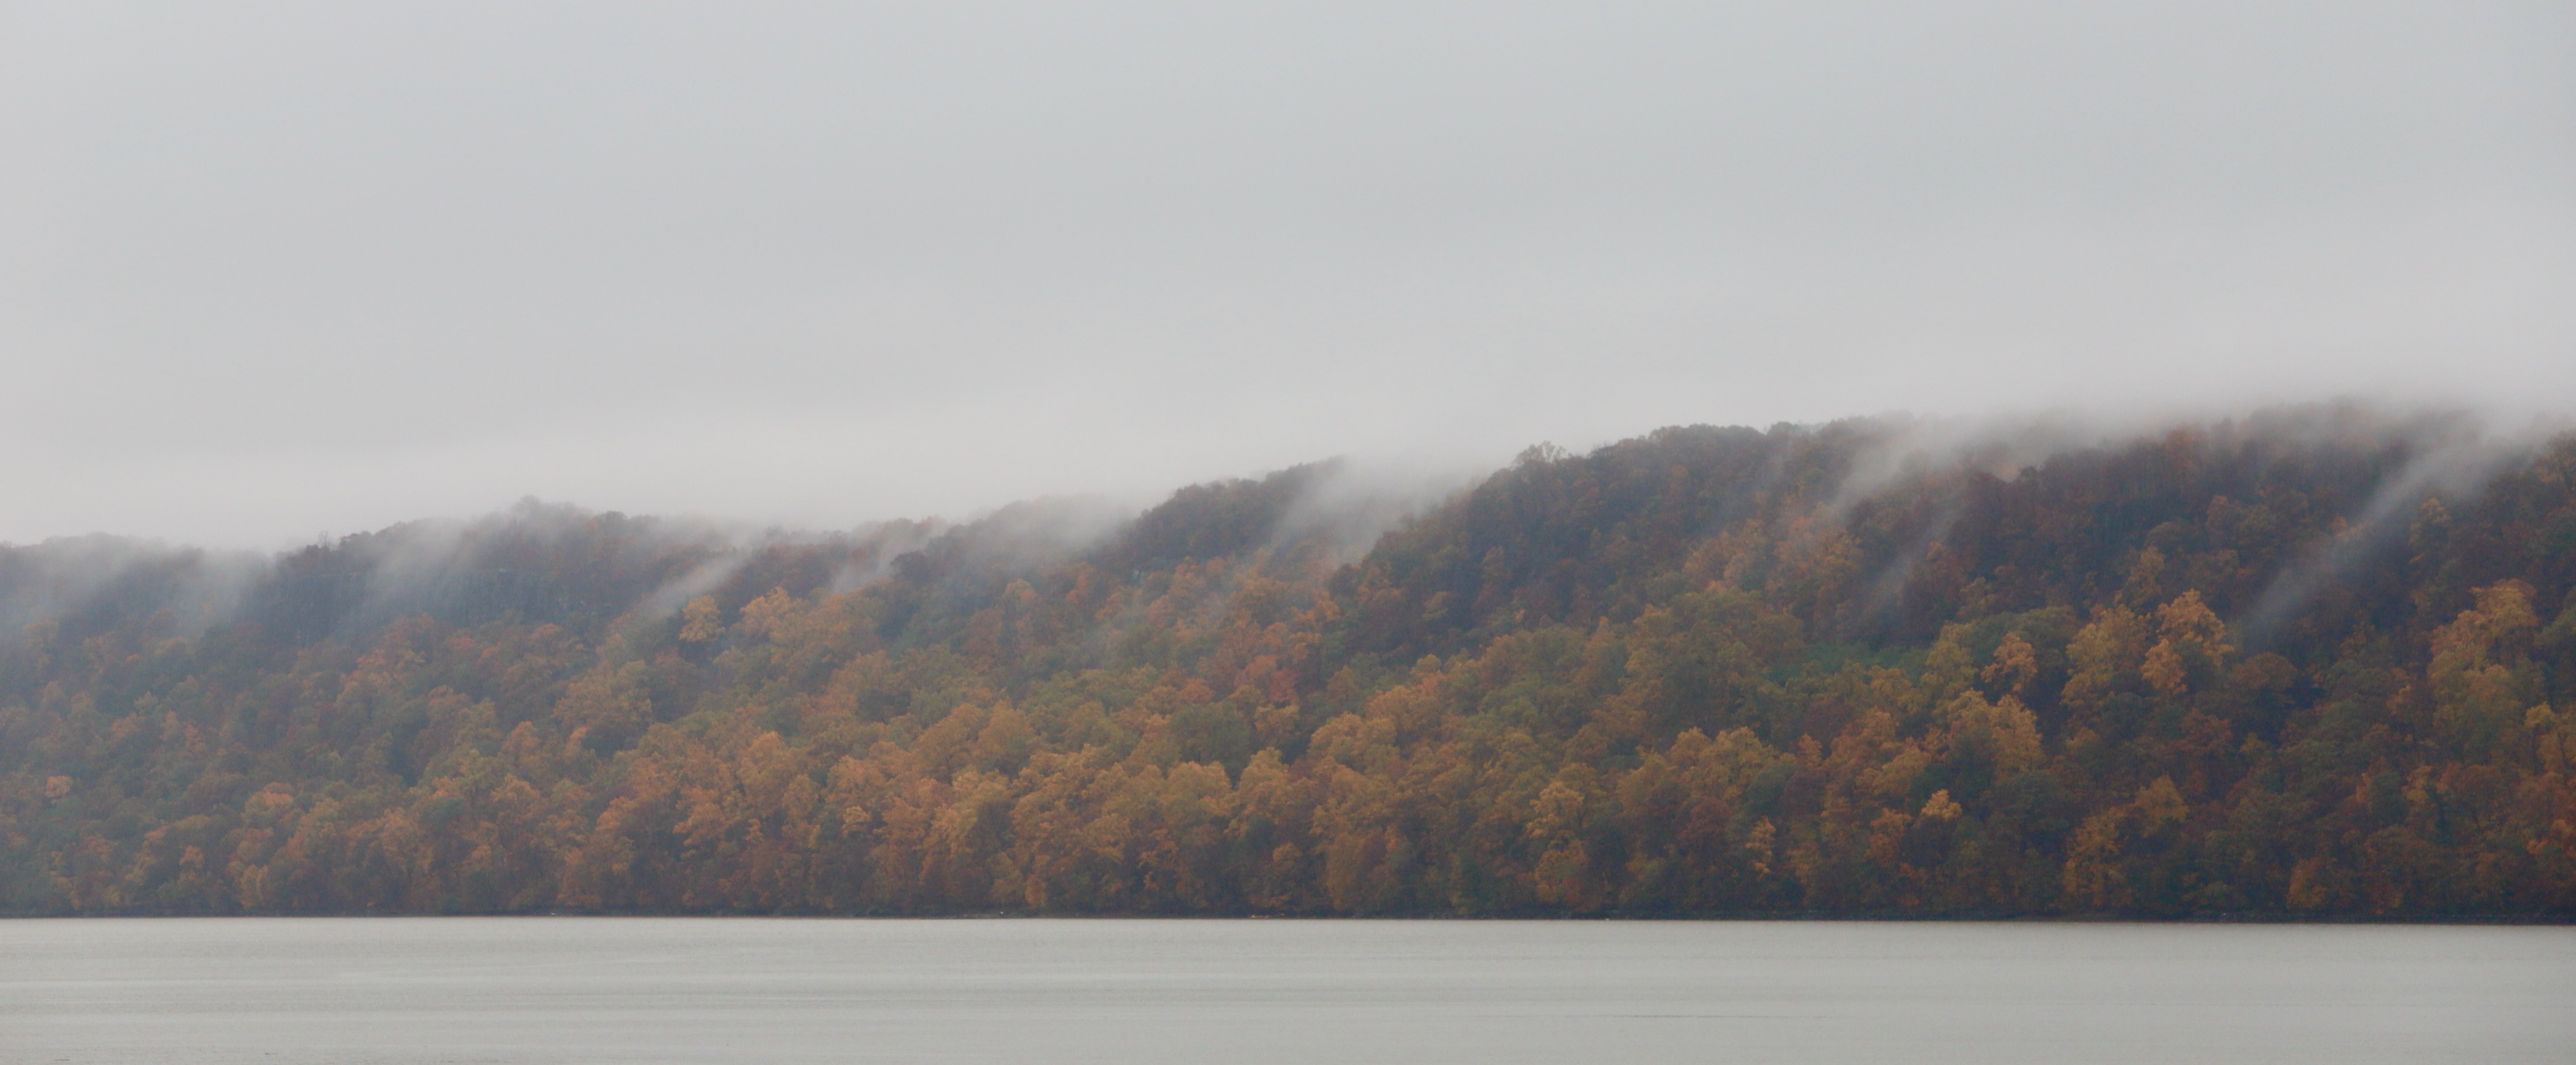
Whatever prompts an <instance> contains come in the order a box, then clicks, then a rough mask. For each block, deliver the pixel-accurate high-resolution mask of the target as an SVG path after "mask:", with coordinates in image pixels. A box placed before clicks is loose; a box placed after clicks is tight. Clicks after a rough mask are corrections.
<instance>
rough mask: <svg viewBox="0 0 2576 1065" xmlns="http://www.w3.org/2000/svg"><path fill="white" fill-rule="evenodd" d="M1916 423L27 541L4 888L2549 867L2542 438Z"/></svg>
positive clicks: (1879, 881) (2182, 885)
mask: <svg viewBox="0 0 2576 1065" xmlns="http://www.w3.org/2000/svg"><path fill="white" fill-rule="evenodd" d="M1911 432H1912V430H1911V429H1910V427H1909V426H1908V425H1906V424H1904V423H1899V422H1891V421H1877V420H1859V421H1849V422H1840V423H1834V424H1831V425H1826V426H1819V427H1791V426H1782V427H1778V428H1774V429H1771V430H1768V431H1757V430H1752V429H1743V428H1726V429H1721V428H1709V427H1692V428H1674V429H1664V430H1659V431H1657V432H1654V433H1652V434H1649V435H1647V436H1644V437H1641V438H1638V439H1634V440H1629V441H1626V442H1623V443H1620V444H1616V445H1613V446H1609V447H1604V448H1601V449H1599V450H1597V451H1594V452H1592V453H1590V454H1584V455H1574V454H1567V453H1563V452H1560V451H1555V450H1553V449H1545V448H1534V449H1532V450H1531V451H1530V452H1529V453H1527V454H1525V455H1524V456H1523V457H1522V458H1521V459H1520V460H1519V461H1518V462H1516V463H1515V464H1513V465H1511V466H1510V467H1508V468H1506V469H1503V470H1500V471H1498V472H1495V473H1493V474H1492V475H1491V476H1489V477H1487V478H1485V479H1483V480H1482V481H1481V482H1479V483H1477V484H1475V485H1473V486H1472V487H1470V488H1468V489H1466V490H1463V491H1461V492H1460V493H1458V494H1457V495H1455V496H1453V497H1451V498H1449V499H1448V500H1447V501H1446V502H1444V503H1440V504H1438V505H1435V506H1431V507H1428V508H1427V509H1424V510H1423V511H1422V512H1421V513H1419V514H1418V515H1416V516H1414V517H1413V518H1411V519H1409V520H1407V521H1405V522H1403V523H1401V524H1400V525H1397V526H1396V527H1395V528H1393V529H1392V530H1391V531H1388V532H1386V533H1385V534H1384V535H1383V536H1382V537H1380V538H1378V539H1377V540H1376V541H1375V546H1374V547H1372V548H1369V549H1367V550H1366V551H1365V553H1364V554H1356V556H1355V557H1352V556H1349V555H1345V554H1343V553H1340V552H1339V550H1338V548H1337V540H1347V539H1348V537H1347V535H1346V534H1347V532H1348V525H1347V523H1344V524H1339V525H1337V524H1336V522H1335V519H1334V516H1333V515H1332V514H1330V513H1325V512H1322V510H1319V504H1317V503H1316V502H1315V501H1316V500H1317V499H1319V498H1321V497H1322V496H1323V495H1325V494H1326V493H1323V492H1321V488H1322V486H1324V485H1326V484H1328V483H1329V482H1331V481H1332V479H1333V478H1335V477H1336V476H1338V475H1339V473H1338V471H1337V469H1336V468H1335V467H1334V466H1332V465H1331V464H1324V465H1317V466H1306V467H1299V468H1296V469H1292V470H1288V471H1284V472H1281V473H1277V474H1273V475H1271V476H1269V477H1267V478H1264V479H1260V480H1251V481H1235V482H1227V483H1220V484H1210V485H1200V486H1196V487H1192V488H1188V489H1184V490H1182V491H1181V492H1179V493H1178V494H1176V495H1174V496H1173V497H1172V498H1171V499H1170V500H1169V501H1168V502H1166V503H1164V504H1163V505H1161V506H1159V507H1157V508H1155V509H1153V510H1150V511H1148V512H1146V513H1144V514H1143V515H1141V516H1137V517H1134V518H1132V519H1131V520H1127V521H1125V522H1123V523H1118V522H1114V521H1104V520H1101V519H1100V517H1099V515H1098V514H1097V512H1096V510H1091V509H1086V508H1084V507H1081V506H1078V505H1074V504H1062V503H1058V504H1039V505H1025V506H1021V507H1015V508H1012V509H1009V510H1006V511H1004V512H1002V513H1000V514H996V515H994V516H993V517H991V518H987V519H984V520H982V521H978V522H972V523H967V524H962V525H955V526H938V525H916V524H906V523H897V524H893V525H887V526H880V527H872V528H870V529H865V530H860V531H857V532H853V533H849V534H843V535H837V536H830V537H808V538H796V537H785V536H780V537H770V538H765V539H761V540H758V541H756V542H748V543H746V542H742V541H739V540H736V539H728V538H726V537H723V536H720V535H717V534H715V533H711V532H708V531H706V530H704V529H698V528H694V527H688V526H683V525H679V524H674V523H669V522H659V521H655V520H652V519H645V518H630V517H625V516H621V515H616V514H604V515H594V514H587V513H582V512H578V511H571V510H566V509H559V508H558V509H548V508H542V507H524V508H522V509H521V510H519V511H516V512H512V513H510V514H505V515H500V516H496V517H494V518H490V519H486V520H484V521H481V522H477V523H472V524H467V525H431V524H420V525H413V526H398V527H395V528H393V529H388V530H385V531H383V532H380V533H374V534H368V535H362V536H353V537H349V538H346V539H342V540H339V541H337V542H335V543H329V544H322V545H316V546H314V547H311V548H308V549H305V550H303V551H300V552H296V553H292V554H289V555H285V556H282V557H279V558H275V559H256V560H242V559H225V558H221V557H217V556H213V555H208V554H205V553H202V552H195V551H187V550H174V549H162V548H152V547H148V546H137V545H130V544H124V543H122V542H113V541H104V540H98V539H92V540H87V541H56V542H49V543H48V544H44V545H37V546H33V547H17V548H5V549H0V604H5V606H6V609H7V611H8V612H9V619H10V620H12V621H13V622H14V623H15V624H17V625H19V626H21V629H20V631H18V632H17V633H16V634H15V635H14V636H13V637H12V638H11V639H9V640H8V641H7V642H6V643H5V644H0V912H6V913H10V914H22V915H25V914H231V913H519V912H539V911H581V912H650V913H833V914H844V913H846V914H862V913H864V914H929V913H956V912H990V911H995V910H1005V911H1022V912H1058V913H1123V914H1181V913H1187V914H1246V913H1279V914H1425V915H1427V914H1487V915H1543V914H1622V915H1690V914H1758V913H1782V914H1790V913H1799V914H1892V913H1912V914H1924V915H1978V916H1993V915H2020V914H2031V915H2044V914H2058V915H2093V914H2099V915H2126V916H2141V917H2176V916H2294V917H2372V918H2410V919H2425V918H2463V917H2470V918H2520V919H2544V920H2555V919H2566V918H2568V917H2570V916H2576V777H2571V762H2576V597H2572V596H2571V589H2576V487H2572V486H2571V485H2576V438H2569V437H2560V438H2558V439H2555V440H2551V441H2545V442H2534V443H2531V444H2530V445H2528V446H2522V447H2507V446H2503V445H2499V444H2496V443H2493V442H2491V441H2482V440H2481V439H2480V438H2479V437H2478V436H2477V435H2476V434H2475V433H2474V432H2471V431H2469V430H2468V429H2466V428H2464V427H2463V424H2462V423H2461V422H2460V421H2458V420H2456V419H2446V418H2439V417H2424V418H2412V419H2391V418H2385V417H2379V416H2374V415H2371V414H2368V413H2366V412H2359V411H2354V410H2349V409H2337V408H2306V409H2296V410H2281V411H2273V412H2268V413H2265V414H2261V415H2257V416H2254V417H2251V418H2248V419H2244V420H2242V421H2235V422H2225V423H2215V424H2204V425H2198V426H2192V427H2184V428H2177V429H2173V430H2170V431H2168V432H2164V433H2161V434H2159V435H2154V436H2151V437H2146V438H2139V439H2132V440H2125V441H2112V442H2094V443H2084V444H2070V445H2065V446H2050V447H2033V446H2029V445H2027V444H2026V443H2016V442H2015V441H2013V440H2008V439H2003V438H1993V439H1988V440H1986V441H1985V442H1983V443H1979V442H1976V441H1970V442H1968V443H1964V444H1960V445H1957V446H1952V447H1945V448H1938V449H1925V448H1920V447H1914V446H1911V445H1910V444H1909V441H1911V440H1914V439H1917V438H1916V437H1915V436H1913V435H1910V434H1911Z"/></svg>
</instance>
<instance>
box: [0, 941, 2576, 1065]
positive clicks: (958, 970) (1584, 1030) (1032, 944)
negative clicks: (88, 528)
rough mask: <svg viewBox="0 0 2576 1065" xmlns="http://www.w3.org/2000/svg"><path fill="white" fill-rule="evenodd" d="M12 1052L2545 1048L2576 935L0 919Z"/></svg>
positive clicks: (94, 1057) (2221, 1053) (186, 1055)
mask: <svg viewBox="0 0 2576 1065" xmlns="http://www.w3.org/2000/svg"><path fill="white" fill-rule="evenodd" d="M0 1060H5V1061H8V1062H13V1063H14V1062H21V1061H24V1062H114V1063H120V1065H123V1063H159V1062H188V1063H199V1062H224V1063H234V1062H259V1063H263V1065H296V1063H305V1062H315V1063H320V1062H330V1063H370V1062H384V1063H395V1062H399V1063H405V1065H410V1063H425V1062H505V1063H513V1065H517V1063H536V1062H545V1063H558V1062H564V1063H568V1062H745V1063H761V1062H822V1061H831V1062H842V1061H869V1062H874V1061H887V1062H1121V1063H1130V1065H1156V1063H1165V1062H1175V1063H1177V1062H1222V1063H1245V1065H1253V1063H1269V1062H1337V1063H1338V1062H1390V1063H1397V1062H1400V1063H1406V1065H1413V1063H1431V1062H1474V1063H1479V1065H1496V1063H1513V1062H1590V1061H1602V1062H1621V1063H1628V1062H1872V1063H1885V1062H1977V1063H1994V1062H2051V1063H2055V1062H2320V1063H2324V1062H2332V1063H2336V1065H2353V1063H2357V1062H2435V1061H2457V1062H2565V1061H2570V1060H2576V929H2569V928H2499V927H2398V926H2289V925H2283V926H2212V925H2120V924H1933V923H1867V922H1826V923H1808V922H1678V921H1675V922H1575V921H1553V922H1506V921H1264V920H1243V921H1214V920H1180V921H1155V920H949V921H911V920H759V919H692V918H542V917H523V918H372V919H370V918H340V919H331V918H324V919H309V920H306V919H258V918H231V919H225V918H214V919H167V920H35V921H0Z"/></svg>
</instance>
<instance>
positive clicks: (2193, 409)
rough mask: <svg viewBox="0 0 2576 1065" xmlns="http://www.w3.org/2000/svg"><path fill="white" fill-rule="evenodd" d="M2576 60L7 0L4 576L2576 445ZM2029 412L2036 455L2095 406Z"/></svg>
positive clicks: (1562, 22) (2465, 15)
mask: <svg viewBox="0 0 2576 1065" xmlns="http://www.w3.org/2000/svg"><path fill="white" fill-rule="evenodd" d="M2571 40H2576V12H2571V11H2570V10H2569V9H2567V8H2565V7H2564V6H2563V5H2551V4H2542V3H2512V2H2495V3H2475V4H2466V5H2445V6H2442V7H2440V8H2438V9H2427V8H2419V7H2416V6H2412V5H2403V4H2395V3H2367V4H2361V5H2350V4H2337V5H2327V4H2323V3H2304V2H2302V3H2288V2H2285V3H2259V4H2252V5H2247V4H2227V5H2220V4H2187V5H2182V6H2167V7H2162V8H2157V9H2154V10H2098V9H2088V10H2076V9H2066V8H2062V7H2057V6H2049V5H2032V4H2016V3H1976V4H1969V5H1958V6H1949V7H1944V8H1942V9H1939V10H1937V11H1936V10H1926V9H1916V8H1908V7H1905V6H1902V5H1892V4H1876V3H1853V4H1836V5H1825V6H1816V5H1785V4H1761V5H1753V6H1749V7H1735V8H1730V9H1729V10H1727V11H1725V12H1714V11H1703V10H1696V9H1690V8H1686V7H1667V6H1631V7H1624V8H1619V9H1614V10H1602V9H1598V8H1591V7H1584V8H1577V7H1574V6H1572V5H1558V4H1531V5H1519V6H1510V7H1500V8H1497V7H1492V6H1488V5H1465V4H1452V3H1422V4H1403V5H1393V6H1389V5H1383V4H1379V5H1366V6H1363V5H1356V4H1328V5H1323V6H1317V5H1312V4H1304V5H1254V6H1250V7H1240V6H1239V7H1232V8H1228V9H1226V10H1224V11H1222V12H1218V11H1208V10H1198V9H1192V8H1187V7H1183V6H1173V5H1139V4H1121V5H1098V6H1064V5H1035V4H1021V3H1004V2H985V3H972V4H965V5H950V6H946V7H942V8H939V9H937V10H934V11H921V10H908V9H900V8H895V7H891V6H878V5H857V6H848V7H833V8H814V7H804V6H798V5H784V4H760V5H753V6H749V7H735V8H728V9H726V10H724V11H722V12H715V11H707V10H699V9H692V8H687V7H682V6H679V5H668V4H659V3H654V4H629V5H616V6H609V5H599V6H590V5H565V6H550V7H542V8H528V7H524V6H520V5H497V4H473V3H468V4H454V5H440V6H437V7H420V8H370V9H363V10H361V9H347V8H341V7H336V6H332V5H322V4H310V3H305V4H294V3H289V4H252V5H232V6H227V7H226V8H224V9H221V10H215V9H195V8H189V7H186V6H183V5H173V4H137V5H126V6H120V7H116V8H92V7H73V6H51V5H37V4H32V3H14V2H0V135H4V136H6V137H8V138H9V140H10V142H11V143H12V144H13V146H14V147H13V150H12V151H11V152H10V153H8V155H7V157H6V158H5V159H0V204H4V205H5V206H0V272H5V280H0V351H5V352H6V358H7V360H8V365H9V367H10V369H11V370H12V371H13V372H12V378H13V380H14V381H15V382H16V383H17V385H18V394H19V395H21V396H22V397H25V398H24V399H22V401H21V403H20V404H18V408H19V409H18V410H17V412H16V414H15V416H13V417H12V418H10V419H8V420H6V421H5V422H0V448H5V449H6V454H7V455H8V458H7V460H6V465H5V466H0V469H5V471H6V474H5V483H6V484H8V485H9V488H10V492H11V500H12V503H13V506H12V508H11V510H10V512H9V514H8V515H7V516H6V517H5V518H0V542H14V543H33V542H38V541H42V540H45V539H48V538H52V537H58V536H72V535H80V534H85V533H90V532H94V531H96V532H107V533H113V534H119V535H129V536H138V537H151V538H159V539H163V540H167V541H171V542H175V543H186V544H196V545H204V546H209V547H235V548H254V549H273V548H278V547H283V546H287V545H290V544H295V543H302V542H311V540H312V539H313V537H314V536H315V535H316V534H317V533H322V532H328V533H333V534H345V533H350V532H356V531H361V530H369V529H377V528H382V527H384V526H387V525H391V524H394V523H397V522H402V521H407V520H414V519H421V518H441V517H443V518H463V517H468V516H471V515H477V514H484V513H489V512H492V511H494V510H496V509H498V508H502V507H506V506H508V505H509V504H510V502H511V501H513V500H516V499H520V498H522V497H531V496H533V497H536V498H540V499H545V500H549V501H560V502H564V503H569V504H573V505H576V506H579V507H583V508H587V509H591V510H596V511H611V510H614V511H624V512H627V513H636V514H664V515H710V516H715V517H719V518H724V519H729V520H736V521H741V522H746V523H751V524H755V525H759V524H777V525H784V526H790V527H802V528H817V529H828V528H847V527H850V526H853V525H857V524H860V523H863V522H867V521H872V520H882V519H893V518H919V517H926V516H931V515H944V516H948V517H952V518H956V517H965V516H968V515H971V514H974V513H977V512H981V511H987V510H990V509H992V508H994V507H998V506H1002V505H1004V504H1008V503H1010V502H1013V501H1015V500H1022V499H1029V498H1034V497H1038V496H1046V495H1081V494H1097V495H1104V496H1109V497H1113V498H1117V499H1121V500H1128V501H1135V502H1138V503H1140V504H1141V503H1143V502H1149V501H1150V500H1151V499H1153V498H1156V497H1158V496H1159V495H1160V494H1163V493H1168V492H1169V491H1171V490H1172V489H1173V488H1176V487H1178V486H1181V485H1185V484H1189V483H1194V482H1200V481H1207V480H1212V479H1220V478H1228V477H1243V476H1253V475H1257V474H1259V473H1261V472H1264V471H1267V470H1274V469H1279V468H1282V467H1286V466H1290V465H1294V464H1296V463H1300V462H1307V461H1313V460H1317V459H1322V458H1326V457H1329V456H1333V455H1351V456H1354V457H1357V458H1360V459H1362V460H1366V461H1370V462H1373V463H1377V464H1378V465H1380V466H1381V467H1383V468H1387V469H1401V470H1407V471H1431V472H1429V473H1421V474H1419V476H1422V477H1425V478H1428V477H1430V476H1432V474H1433V473H1437V472H1439V471H1455V472H1461V473H1463V471H1470V470H1477V469H1490V468H1492V467H1495V466H1499V465H1501V464H1503V463H1504V462H1507V461H1509V460H1510V458H1511V456H1512V455H1513V454H1514V453H1516V452H1518V451H1519V450H1520V449H1522V448H1524V447H1527V446H1529V445H1531V444H1534V443H1538V442H1541V441H1550V442H1554V443H1556V444H1560V445H1563V446H1566V447H1569V448H1573V449H1576V450H1585V449H1588V448H1590V447H1593V446H1597V445H1600V444H1605V443H1609V442H1611V441H1615V440H1618V439H1622V438H1625V437H1630V436H1635V435H1638V434H1641V433H1644V432H1647V431H1650V430H1652V429H1654V428H1657V427H1659V426H1664V425H1676V424H1693V423H1713V424H1750V425H1755V426H1767V425H1771V424H1774V423H1777V422H1784V421H1785V422H1797V423H1814V422H1823V421H1831V420H1834V419H1838V418H1844V417H1852V416H1866V415H1872V414H1876V413H1880V412H1885V411H1891V410H1909V411H1915V412H1919V413H1921V414H1924V415H1928V416H1938V417H1952V418H1965V419H1971V420H1973V419H1978V418H1985V417H1991V416H2001V414H2000V412H2050V411H2055V412H2060V413H2059V414H2057V415H2055V417H2058V418H2061V419H2065V420H2072V421H2082V420H2086V419H2100V420H2102V422H2103V423H2104V424H2106V425H2112V424H2119V425H2135V424H2140V423H2143V422H2145V421H2148V420H2152V419H2155V418H2160V417H2168V416H2191V415H2200V416H2211V415H2226V414H2230V413H2239V412H2243V411H2247V410H2251V409H2255V408H2258V407H2262V406H2265V405H2268V404H2273V403H2281V402H2315V401H2325V400H2332V399H2336V398H2338V397H2360V398H2363V399H2368V400H2374V401H2379V402H2385V403H2390V404H2397V405H2404V406H2410V407H2411V406H2416V405H2424V404H2429V405H2433V406H2460V407H2467V408H2473V409H2477V410H2480V411H2483V412H2485V414H2486V416H2487V417H2488V418H2489V420H2490V421H2491V423H2493V424H2494V425H2495V426H2496V427H2497V428H2498V429H2499V431H2511V430H2512V429H2513V428H2514V427H2515V426H2518V425H2520V424H2523V423H2524V422H2526V421H2527V420H2528V419H2529V418H2530V417H2531V416H2533V415H2535V414H2540V413H2552V414H2560V415H2564V414H2567V413H2569V412H2570V411H2571V408H2576V402H2571V400H2576V310H2570V309H2569V305H2568V301H2567V299H2566V293H2568V292H2571V291H2576V68H2571V67H2570V66H2569V65H2568V64H2566V63H2565V62H2564V56H2565V54H2566V47H2567V45H2568V44H2569V42H2570V41H2571ZM2020 416H2028V417H2036V416H2037V414H2026V415H2020Z"/></svg>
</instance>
